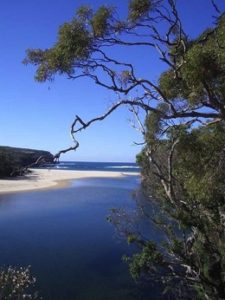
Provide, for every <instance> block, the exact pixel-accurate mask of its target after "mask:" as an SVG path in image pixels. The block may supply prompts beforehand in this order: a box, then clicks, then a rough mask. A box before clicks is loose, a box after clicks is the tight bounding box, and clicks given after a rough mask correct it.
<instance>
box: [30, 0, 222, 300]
mask: <svg viewBox="0 0 225 300" xmlns="http://www.w3.org/2000/svg"><path fill="white" fill-rule="evenodd" d="M211 4H212V8H213V9H214V10H213V13H214V14H216V17H215V23H214V25H213V26H212V27H211V28H207V29H206V30H205V31H204V32H203V33H202V34H201V35H200V36H199V37H197V38H195V39H191V38H190V36H189V35H188V33H187V32H186V31H185V30H184V28H183V24H182V19H181V18H180V16H179V10H178V8H177V5H176V1H175V0H168V1H167V0H131V1H129V4H128V10H127V17H125V18H123V19H121V18H120V17H119V13H118V11H117V10H116V8H114V7H110V6H106V5H103V6H101V7H99V8H98V9H97V10H95V11H94V10H92V9H91V8H90V7H88V6H82V7H80V8H79V9H78V10H77V12H76V14H75V16H74V18H73V19H72V20H71V21H70V22H67V23H64V24H63V25H62V26H61V27H60V28H59V32H58V38H57V41H56V43H55V44H54V45H53V46H52V47H51V48H49V49H45V50H42V49H29V50H27V57H26V58H25V60H24V62H25V63H31V64H33V65H35V66H36V67H37V70H36V75H35V78H36V80H37V81H40V82H43V81H47V80H53V79H54V77H55V76H56V75H66V76H67V77H68V78H70V79H73V80H76V79H79V78H82V77H84V78H88V79H91V80H93V81H94V83H95V84H97V85H99V86H100V87H102V88H105V89H108V90H110V91H113V92H115V95H116V97H118V99H117V101H116V102H115V103H114V104H113V105H112V107H111V108H110V109H109V110H108V111H107V112H105V113H104V114H103V115H100V116H97V117H95V118H93V119H91V120H89V121H85V120H84V119H82V118H81V117H80V116H76V117H75V119H74V122H73V123H72V125H71V135H72V137H73V141H74V145H73V146H71V147H69V148H67V149H64V150H62V151H60V152H59V153H57V154H56V155H55V159H58V158H59V157H60V155H61V154H62V153H65V152H67V151H71V150H76V149H77V147H78V146H79V142H78V141H77V139H76V133H78V132H80V131H82V130H84V129H86V128H88V127H89V126H91V125H92V124H93V123H95V122H97V121H103V120H104V119H105V118H107V117H108V116H109V115H110V114H111V113H113V112H114V111H115V110H117V109H119V107H121V106H124V105H126V106H128V108H129V109H130V110H131V111H132V112H133V113H134V115H135V117H136V120H137V124H138V125H139V126H140V130H141V132H142V134H143V136H144V139H145V146H144V149H143V152H142V153H141V155H140V156H139V157H138V160H139V161H140V164H141V165H142V167H143V175H144V183H146V184H147V189H148V187H150V189H148V190H149V193H150V194H152V195H154V197H155V199H156V200H157V203H159V204H160V205H161V209H162V212H163V214H162V215H161V217H160V218H159V220H158V221H157V223H158V224H160V226H161V227H162V228H166V230H165V232H166V235H167V238H168V240H169V242H168V243H164V245H160V246H159V245H157V244H155V243H153V242H152V241H149V240H147V241H146V240H143V239H141V236H138V235H132V238H131V235H130V237H129V240H132V241H134V242H136V244H138V245H139V246H140V248H141V249H140V252H139V253H138V254H136V255H134V256H133V259H131V260H130V267H131V270H132V272H133V274H134V275H135V276H136V275H137V274H139V275H140V274H154V276H155V277H156V276H157V274H158V275H159V279H160V280H163V281H165V283H166V284H167V285H168V284H169V282H171V281H173V280H174V279H175V280H176V282H180V283H184V285H185V286H188V287H191V288H196V289H197V291H198V295H199V297H201V298H205V299H225V282H224V281H225V278H224V272H225V265H224V263H225V260H224V250H223V249H224V191H225V190H224V183H223V182H224V171H223V169H224V148H223V145H224V142H223V141H224V134H225V131H224V120H225V106H224V105H225V80H224V78H225V77H224V75H225V51H224V49H225V15H224V13H223V12H222V11H221V9H220V8H219V7H218V5H217V4H216V2H215V1H213V0H212V1H211ZM200 13H202V12H200ZM136 47H144V48H146V49H149V53H150V54H151V53H152V50H155V51H156V53H157V54H158V58H159V60H160V62H163V63H164V64H165V68H164V70H165V71H164V72H162V74H161V75H160V76H159V78H158V79H157V80H152V79H151V78H146V77H140V76H139V74H138V73H137V71H136V68H135V66H134V64H133V63H132V61H131V62H128V61H127V60H126V57H122V55H121V57H119V58H118V57H115V56H113V53H114V51H112V49H113V48H116V49H120V48H123V49H124V48H125V49H136ZM121 53H124V52H121ZM146 59H147V58H146ZM140 64H145V62H143V60H140ZM149 77H150V76H149ZM139 111H143V112H144V114H145V116H146V118H145V123H143V122H142V120H141V117H140V115H139ZM197 127H198V128H197ZM165 216H166V217H165ZM174 224H175V228H174ZM177 226H178V227H179V228H180V229H179V230H178V229H177V228H178V227H177ZM162 247H163V250H162ZM158 269H160V270H162V269H164V272H163V275H162V273H161V272H156V271H158Z"/></svg>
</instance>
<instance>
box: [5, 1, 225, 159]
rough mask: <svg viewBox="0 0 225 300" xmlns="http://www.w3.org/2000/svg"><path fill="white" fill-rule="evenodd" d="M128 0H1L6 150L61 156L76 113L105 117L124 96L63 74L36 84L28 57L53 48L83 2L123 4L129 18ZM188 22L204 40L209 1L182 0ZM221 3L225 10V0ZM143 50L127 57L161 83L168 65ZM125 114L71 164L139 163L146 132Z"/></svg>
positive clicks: (83, 145)
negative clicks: (34, 50)
mask: <svg viewBox="0 0 225 300" xmlns="http://www.w3.org/2000/svg"><path fill="white" fill-rule="evenodd" d="M127 3H128V1H125V0H124V1H119V0H116V1H112V0H103V1H102V0H95V1H90V0H32V1H31V0H19V1H18V0H1V1H0V36H1V47H0V66H1V68H0V145H7V146H16V147H27V148H36V149H44V150H49V151H51V152H52V153H56V152H57V151H58V150H60V149H62V148H67V147H68V146H70V145H71V144H72V142H71V139H70V136H69V128H70V124H71V123H72V121H73V118H74V116H75V114H78V115H80V116H81V117H83V119H84V120H88V119H90V118H92V117H94V116H97V115H99V114H102V113H103V112H105V111H106V110H107V108H109V107H110V105H111V104H112V103H113V102H114V101H115V100H116V99H117V98H116V97H115V95H113V94H112V93H110V92H109V91H107V90H104V89H102V88H100V87H96V86H95V85H94V84H93V83H92V82H91V81H88V80H83V79H82V80H78V81H76V82H75V81H70V80H68V79H66V78H64V77H57V78H56V79H55V81H54V82H52V83H49V82H47V83H42V84H40V83H37V82H35V81H34V71H35V69H34V68H33V67H32V66H24V65H23V64H22V60H23V58H24V57H25V50H26V49H27V48H42V49H43V48H48V47H50V46H52V45H53V43H54V42H55V41H56V35H57V30H58V27H59V25H60V24H62V23H64V22H65V21H69V20H71V18H72V17H73V15H74V12H75V10H76V8H77V7H78V6H80V5H81V4H90V5H92V6H94V7H97V6H98V5H101V4H112V5H115V6H118V7H119V8H120V11H121V13H122V14H125V7H126V6H127ZM178 3H179V8H180V11H181V15H182V18H183V20H184V25H185V28H186V29H187V31H188V32H189V33H190V35H192V36H197V35H198V33H200V32H201V31H202V29H204V28H205V27H206V26H207V25H208V24H210V22H211V16H212V14H213V10H212V6H211V4H210V1H209V0H188V1H187V0H179V1H178ZM217 3H218V4H219V5H220V6H222V8H223V9H224V8H225V7H224V6H225V1H224V0H218V1H217ZM141 51H142V50H139V49H135V51H133V52H130V53H127V50H126V52H125V51H121V53H119V54H120V55H121V57H122V56H124V57H126V59H127V60H129V61H130V62H133V63H134V64H135V65H136V66H137V69H138V72H139V73H140V76H146V77H148V76H150V77H151V78H153V79H155V80H157V77H158V75H159V74H160V72H161V70H162V66H161V65H160V64H159V62H158V60H157V59H156V57H155V56H154V55H152V56H151V55H149V52H147V51H146V50H143V51H142V52H141ZM129 117H130V115H129V114H128V113H127V112H126V111H125V109H121V110H120V111H117V112H116V113H115V114H113V115H112V116H110V117H109V119H107V120H106V121H104V123H103V122H100V123H99V124H97V123H96V124H95V125H93V127H89V128H88V129H87V130H86V131H83V132H82V133H81V134H80V135H79V142H80V148H79V150H78V151H77V152H76V153H74V152H73V153H69V154H67V155H65V156H64V157H63V158H62V159H63V160H86V161H127V162H128V161H135V155H136V154H137V153H138V152H139V151H140V147H137V146H135V145H134V144H133V142H134V141H136V142H140V141H141V140H142V139H141V136H140V134H139V133H138V132H137V131H136V130H134V129H133V128H132V127H131V125H130V123H129V121H128V119H129Z"/></svg>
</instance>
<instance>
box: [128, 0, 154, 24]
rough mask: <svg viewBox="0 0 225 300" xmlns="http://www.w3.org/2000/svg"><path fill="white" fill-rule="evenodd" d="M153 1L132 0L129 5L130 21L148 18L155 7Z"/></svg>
mask: <svg viewBox="0 0 225 300" xmlns="http://www.w3.org/2000/svg"><path fill="white" fill-rule="evenodd" d="M153 2H154V1H151V0H131V1H130V3H129V16H128V18H129V20H130V21H137V20H138V19H140V18H142V17H144V16H146V15H147V14H148V12H149V11H150V9H151V8H152V6H153Z"/></svg>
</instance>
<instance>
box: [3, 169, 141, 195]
mask: <svg viewBox="0 0 225 300" xmlns="http://www.w3.org/2000/svg"><path fill="white" fill-rule="evenodd" d="M138 174H139V173H133V172H132V173H129V172H126V173H124V172H109V171H108V172H107V171H71V170H52V169H32V172H31V173H29V174H28V175H26V176H23V177H17V178H15V179H0V193H14V192H22V191H31V190H39V189H49V188H62V187H66V186H69V184H70V181H71V180H74V179H80V178H93V177H98V178H105V177H109V178H110V177H111V178H115V177H123V176H126V175H138Z"/></svg>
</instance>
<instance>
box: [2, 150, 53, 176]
mask: <svg viewBox="0 0 225 300" xmlns="http://www.w3.org/2000/svg"><path fill="white" fill-rule="evenodd" d="M40 156H42V157H44V158H45V161H46V162H49V163H51V162H53V155H52V154H51V153H50V152H48V151H43V150H34V149H25V148H14V147H6V146H0V177H6V176H12V173H14V174H17V172H15V171H16V170H19V169H20V168H22V167H25V166H28V165H31V164H32V163H34V162H36V161H37V159H38V158H39V157H40Z"/></svg>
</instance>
